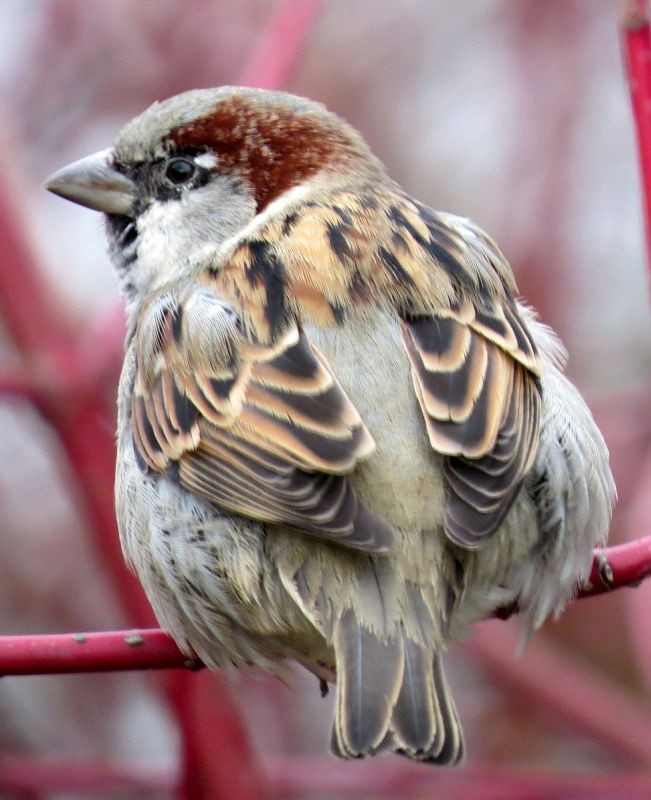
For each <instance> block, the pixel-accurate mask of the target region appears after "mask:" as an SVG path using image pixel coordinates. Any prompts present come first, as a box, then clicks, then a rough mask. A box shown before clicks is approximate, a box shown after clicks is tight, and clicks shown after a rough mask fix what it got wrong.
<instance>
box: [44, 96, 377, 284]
mask: <svg viewBox="0 0 651 800" xmlns="http://www.w3.org/2000/svg"><path fill="white" fill-rule="evenodd" d="M380 169H381V167H380V165H379V162H377V160H376V159H375V158H374V157H373V156H372V155H371V153H370V151H369V150H368V147H367V146H366V144H365V143H364V141H363V139H362V138H361V136H360V135H359V134H358V133H357V132H356V131H355V130H354V129H353V128H351V127H350V126H349V125H347V124H346V123H345V122H343V120H341V119H340V118H339V117H337V116H336V115H334V114H332V113H330V112H328V111H327V110H326V109H325V108H324V107H323V106H322V105H320V104H319V103H315V102H312V101H310V100H306V99H303V98H299V97H295V96H293V95H289V94H283V93H279V92H268V91H262V90H256V89H245V88H234V87H222V88H219V89H199V90H194V91H190V92H185V93H183V94H180V95H177V96H175V97H171V98H169V99H168V100H165V101H163V102H157V103H154V104H153V105H152V106H150V107H149V108H148V109H147V110H146V111H144V112H143V113H142V114H141V115H140V116H138V117H136V118H135V119H133V120H131V121H130V122H129V123H127V125H126V126H125V127H124V128H123V129H122V131H121V132H120V133H119V135H118V137H117V139H116V141H115V144H114V146H113V147H112V148H109V149H108V150H104V151H102V152H100V153H96V154H94V155H91V156H88V157H86V158H83V159H81V160H80V161H76V162H75V163H73V164H70V165H69V166H67V167H64V168H63V169H61V170H59V171H58V172H56V173H55V174H53V175H52V176H51V177H50V178H49V180H48V181H47V183H46V187H47V188H48V189H49V190H50V191H51V192H54V193H55V194H58V195H60V196H62V197H64V198H66V199H68V200H72V201H73V202H75V203H79V204H81V205H84V206H87V207H89V208H92V209H95V210H97V211H102V212H104V213H105V214H106V218H107V229H108V234H109V244H110V251H111V255H112V258H113V261H114V263H115V265H116V268H117V270H118V273H119V275H120V278H121V282H122V286H123V289H124V291H125V292H126V294H127V296H129V297H131V298H133V297H134V296H135V297H138V296H142V295H143V294H147V293H148V292H150V291H155V290H157V289H158V288H160V287H161V286H164V285H166V284H167V283H169V282H170V281H173V280H178V279H179V278H181V277H182V276H183V273H184V272H185V271H187V270H188V269H189V268H191V265H192V264H193V263H196V260H197V259H199V258H201V256H202V254H204V253H205V252H206V251H207V250H209V249H210V248H219V246H220V245H221V244H222V243H223V242H224V241H226V240H227V239H230V238H231V237H234V236H237V235H238V234H240V233H241V232H242V231H244V230H246V228H247V226H248V225H249V224H250V223H252V222H253V220H254V219H255V218H256V217H258V215H264V214H267V215H270V214H273V213H274V210H275V209H276V208H278V204H282V203H285V202H287V200H288V199H291V198H292V197H297V198H298V196H301V197H302V196H305V197H307V195H308V194H309V192H310V191H311V190H312V189H313V187H314V186H318V185H319V182H320V181H323V180H325V179H327V180H329V181H330V182H332V176H333V175H334V176H342V175H343V176H345V175H346V174H348V175H350V174H351V172H354V173H362V174H364V173H366V174H369V175H372V174H374V173H375V174H376V173H377V172H378V171H379V170H380ZM288 193H291V195H290V194H288Z"/></svg>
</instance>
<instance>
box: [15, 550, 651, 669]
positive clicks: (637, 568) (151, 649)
mask: <svg viewBox="0 0 651 800" xmlns="http://www.w3.org/2000/svg"><path fill="white" fill-rule="evenodd" d="M650 574H651V536H646V537H645V538H643V539H639V540H637V541H635V542H630V543H629V544H622V545H618V546H616V547H609V548H606V549H604V550H597V551H595V561H594V566H593V568H592V576H591V585H590V586H586V588H585V589H584V590H583V591H582V592H581V595H580V596H581V597H591V596H592V595H597V594H601V593H603V592H606V591H610V590H612V589H618V588H620V587H623V586H636V585H637V584H638V583H639V582H640V581H641V580H642V579H643V578H646V577H648V576H649V575H650ZM200 666H201V664H200V663H199V662H198V661H194V660H192V659H188V657H187V656H185V655H184V654H183V653H181V651H180V650H179V649H178V648H177V646H176V645H175V644H174V642H173V641H172V639H170V637H169V636H167V634H165V633H163V631H161V630H159V629H158V628H147V629H143V630H133V631H111V632H106V633H88V634H70V633H66V634H56V635H47V634H46V635H41V636H2V637H0V675H44V674H53V673H71V672H110V671H117V670H134V669H166V668H169V667H186V668H190V669H197V668H199V667H200Z"/></svg>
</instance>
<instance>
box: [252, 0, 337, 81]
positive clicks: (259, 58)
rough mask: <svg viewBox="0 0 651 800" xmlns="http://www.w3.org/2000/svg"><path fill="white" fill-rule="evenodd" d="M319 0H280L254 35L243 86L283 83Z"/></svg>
mask: <svg viewBox="0 0 651 800" xmlns="http://www.w3.org/2000/svg"><path fill="white" fill-rule="evenodd" d="M321 2H322V0H283V2H281V3H280V4H279V6H278V8H277V9H276V11H275V12H274V14H273V16H272V18H271V20H270V21H269V23H268V24H267V26H266V28H265V30H264V31H263V33H262V35H261V36H260V38H259V39H258V42H257V44H256V45H255V47H254V49H253V53H252V54H251V57H250V58H249V63H248V64H247V66H246V68H245V69H244V72H243V73H242V75H241V77H240V81H241V83H242V85H243V86H255V87H257V88H258V89H280V88H281V87H283V86H286V85H287V81H288V78H289V76H290V73H291V71H292V69H293V67H294V66H295V64H296V62H297V61H298V57H299V55H300V52H301V50H302V48H303V46H304V45H305V41H306V39H307V37H308V34H309V32H310V30H311V29H312V27H313V25H314V22H315V20H316V17H317V14H318V12H319V8H320V6H321Z"/></svg>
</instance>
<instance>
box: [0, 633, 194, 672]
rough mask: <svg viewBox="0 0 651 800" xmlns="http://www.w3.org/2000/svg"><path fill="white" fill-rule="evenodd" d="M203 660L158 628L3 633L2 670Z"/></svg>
mask: <svg viewBox="0 0 651 800" xmlns="http://www.w3.org/2000/svg"><path fill="white" fill-rule="evenodd" d="M199 666H201V665H200V664H199V663H198V662H196V661H193V660H192V659H188V658H187V656H184V655H183V654H182V653H181V652H180V651H179V649H178V647H177V646H176V644H175V643H174V641H173V640H172V639H171V638H170V637H169V636H167V634H165V633H163V631H161V630H158V629H157V628H148V629H135V630H130V631H107V632H102V633H62V634H54V635H41V636H3V637H0V675H43V674H51V675H54V674H58V673H77V672H110V671H113V670H133V669H164V668H166V667H187V668H191V669H196V668H198V667H199Z"/></svg>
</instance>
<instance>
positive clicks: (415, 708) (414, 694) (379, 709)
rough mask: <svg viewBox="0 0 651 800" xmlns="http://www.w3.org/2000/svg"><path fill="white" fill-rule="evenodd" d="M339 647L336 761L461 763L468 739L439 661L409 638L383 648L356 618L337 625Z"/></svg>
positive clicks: (352, 616)
mask: <svg viewBox="0 0 651 800" xmlns="http://www.w3.org/2000/svg"><path fill="white" fill-rule="evenodd" d="M334 645H335V651H336V657H337V702H336V708H335V722H334V728H333V735H332V750H333V752H334V753H335V755H337V756H339V757H341V758H363V757H364V756H367V755H373V754H374V753H377V752H378V751H380V750H385V749H392V750H395V751H397V752H398V753H401V754H402V755H406V756H408V757H409V758H413V759H416V760H418V761H428V762H432V763H436V764H441V765H443V764H450V765H452V764H457V763H458V762H459V761H460V760H461V759H462V757H463V736H462V733H461V727H460V725H459V720H458V718H457V714H456V710H455V708H454V703H453V701H452V698H451V697H450V693H449V691H448V687H447V682H446V680H445V676H444V674H443V667H442V664H441V658H440V655H438V654H435V655H432V652H431V650H429V648H424V647H421V646H420V645H418V644H416V643H415V642H413V641H411V640H410V639H408V638H407V637H406V636H405V635H404V632H401V634H397V635H396V636H394V637H392V638H390V639H389V640H388V641H384V642H383V641H381V640H380V639H379V638H378V637H377V636H375V635H374V634H373V633H371V632H370V631H368V630H367V629H366V628H364V627H363V626H362V625H360V623H359V621H358V620H357V617H356V616H355V614H354V612H353V611H346V612H345V613H344V615H343V616H342V617H341V619H340V620H338V621H337V623H336V624H335V635H334Z"/></svg>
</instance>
